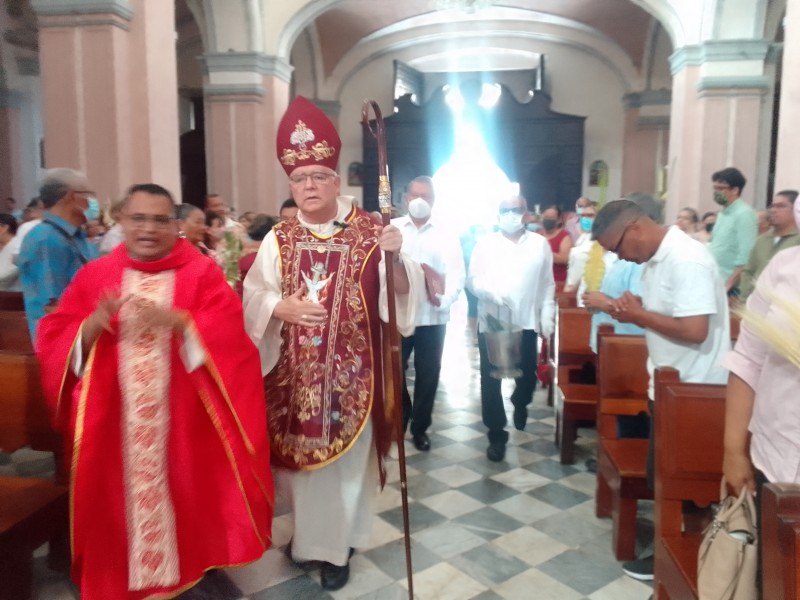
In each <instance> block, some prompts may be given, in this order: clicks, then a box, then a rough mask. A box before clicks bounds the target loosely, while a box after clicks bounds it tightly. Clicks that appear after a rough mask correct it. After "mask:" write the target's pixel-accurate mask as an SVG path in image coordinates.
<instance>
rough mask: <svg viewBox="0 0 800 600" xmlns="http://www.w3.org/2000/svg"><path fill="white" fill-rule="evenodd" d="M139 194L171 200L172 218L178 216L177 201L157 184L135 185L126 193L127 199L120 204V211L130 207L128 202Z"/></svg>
mask: <svg viewBox="0 0 800 600" xmlns="http://www.w3.org/2000/svg"><path fill="white" fill-rule="evenodd" d="M139 193H143V194H150V195H151V196H161V197H162V198H165V199H166V200H169V204H170V206H171V207H172V216H173V217H174V216H175V215H176V210H177V207H176V206H175V199H174V198H173V197H172V194H170V193H169V190H168V189H167V188H165V187H162V186H160V185H158V184H157V183H135V184H133V185H132V186H131V187H129V188H128V191H127V192H125V198H124V199H123V200H122V203H121V204H120V211H122V210H124V209H125V208H126V207H127V206H128V202H130V201H131V196H133V195H134V194H139Z"/></svg>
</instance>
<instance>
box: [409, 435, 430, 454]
mask: <svg viewBox="0 0 800 600" xmlns="http://www.w3.org/2000/svg"><path fill="white" fill-rule="evenodd" d="M413 439H414V448H416V449H417V450H419V451H420V452H427V451H428V450H430V449H431V440H430V439H429V438H428V434H427V433H420V434H419V435H416V434H414V436H413Z"/></svg>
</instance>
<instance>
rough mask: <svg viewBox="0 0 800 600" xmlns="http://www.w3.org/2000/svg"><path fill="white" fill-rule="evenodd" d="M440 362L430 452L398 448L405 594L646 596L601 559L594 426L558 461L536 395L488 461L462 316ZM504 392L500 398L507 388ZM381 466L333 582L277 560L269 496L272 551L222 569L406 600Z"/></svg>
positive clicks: (457, 597) (278, 523)
mask: <svg viewBox="0 0 800 600" xmlns="http://www.w3.org/2000/svg"><path fill="white" fill-rule="evenodd" d="M444 360H445V366H444V369H443V374H442V382H441V385H440V390H439V395H438V397H437V401H436V409H435V414H434V418H433V426H432V428H431V436H430V437H431V446H432V449H431V451H430V452H426V453H421V452H417V451H416V450H415V449H414V447H413V445H411V444H410V443H407V444H406V453H407V463H408V491H409V503H410V511H411V532H412V563H413V569H414V591H415V597H417V598H419V599H420V600H450V599H452V600H466V599H468V598H473V599H476V600H492V599H499V598H508V599H517V598H520V599H526V600H528V599H537V600H550V599H552V600H573V599H576V600H580V599H585V598H590V599H591V600H646V599H647V598H648V597H649V595H650V594H651V593H652V590H651V589H650V587H649V586H647V585H644V584H642V583H640V582H637V581H634V580H632V579H629V578H628V577H626V576H625V575H624V574H623V573H622V570H621V569H620V566H619V564H618V563H617V562H616V561H615V560H614V557H613V556H612V554H611V532H610V522H609V521H607V520H598V519H596V518H595V517H594V499H593V495H594V486H595V477H594V475H593V474H590V473H587V472H586V470H585V467H584V466H583V463H584V461H585V459H586V458H588V457H589V456H591V455H592V452H593V450H594V431H593V430H581V431H580V434H581V437H580V438H579V440H578V449H577V452H576V463H575V465H573V466H562V465H561V464H560V463H559V462H558V457H557V449H556V447H555V446H554V444H553V425H554V420H553V415H552V409H551V408H548V407H547V406H546V405H545V395H544V394H543V393H541V392H538V393H537V394H536V397H535V399H534V403H533V405H531V407H530V410H529V419H528V423H527V427H526V430H525V431H524V432H520V431H516V430H514V429H513V426H511V428H510V429H511V439H510V441H509V446H508V452H507V454H506V459H505V461H504V462H502V463H492V462H489V461H488V460H487V459H486V456H485V451H486V444H487V442H486V436H485V430H484V427H483V425H482V423H481V418H480V399H479V392H478V390H479V382H478V372H477V347H476V345H475V343H474V339H473V337H472V334H471V333H469V328H468V327H467V326H466V324H465V323H464V322H463V321H462V322H459V321H455V322H454V323H452V324H451V325H450V327H449V331H448V338H447V343H446V347H445V358H444ZM506 383H507V384H509V385H510V386H513V382H505V383H504V386H505V384H506ZM504 390H505V392H506V394H505V395H506V397H508V395H509V393H510V391H511V389H505V387H504ZM507 408H508V410H509V421H510V412H511V407H510V404H508V405H507ZM388 467H389V472H390V479H389V481H390V483H389V484H388V485H387V486H386V488H385V489H384V491H383V493H382V494H381V496H380V498H379V512H378V514H377V515H376V516H374V517H372V518H373V523H374V527H373V539H372V545H371V546H370V547H369V548H363V549H359V552H358V553H357V554H356V555H355V556H354V557H353V558H352V559H351V562H350V565H351V578H350V582H349V583H348V585H347V586H346V587H345V588H343V589H342V590H339V591H337V592H333V593H328V592H325V591H324V590H323V589H322V588H321V587H320V585H319V570H318V569H317V568H314V567H313V566H306V567H303V568H299V567H298V566H296V565H294V564H293V563H292V562H291V561H289V560H288V559H287V557H286V555H285V553H284V548H285V546H286V544H287V543H288V542H289V540H290V538H291V535H292V532H291V525H290V521H289V519H288V517H289V515H286V514H285V513H283V512H282V509H281V502H280V499H278V512H277V513H276V517H275V521H274V525H273V531H274V540H273V541H274V546H273V548H272V549H270V550H269V551H268V552H267V553H266V554H265V555H264V557H263V558H262V559H261V560H260V561H258V562H257V563H255V564H253V565H250V566H248V567H245V568H242V569H238V570H232V571H229V576H230V577H231V578H232V579H233V580H234V582H235V583H236V584H237V585H238V586H239V588H240V589H241V590H242V592H243V593H244V594H245V595H246V596H247V597H249V598H252V599H253V600H262V599H264V600H266V599H269V600H282V599H287V600H288V599H300V598H302V599H304V600H306V599H308V600H312V599H317V598H319V599H323V598H334V599H341V600H343V599H359V600H367V599H372V598H374V599H376V600H378V599H379V600H395V599H396V600H402V599H405V598H408V591H407V587H406V585H407V584H406V567H405V554H404V547H403V539H402V537H403V536H402V514H401V509H400V491H399V490H400V486H399V481H398V480H399V473H398V471H399V469H398V464H397V461H394V460H390V461H389V465H388ZM0 468H2V467H0ZM365 518H370V517H369V515H365ZM38 585H39V590H40V592H39V596H38V597H39V598H43V599H44V598H47V599H48V600H49V599H51V598H52V599H59V600H60V599H62V598H63V599H66V598H76V597H77V595H76V594H75V593H74V589H73V588H72V587H71V586H70V585H69V584H68V583H67V582H65V581H63V580H61V579H59V578H58V577H56V576H54V574H52V573H49V572H47V571H45V570H44V569H43V568H42V569H40V573H39V581H38Z"/></svg>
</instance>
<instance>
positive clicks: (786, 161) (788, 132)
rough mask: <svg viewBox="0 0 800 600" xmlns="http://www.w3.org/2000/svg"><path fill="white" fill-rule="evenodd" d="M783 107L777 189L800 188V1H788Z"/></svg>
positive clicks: (777, 159) (779, 123)
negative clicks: (799, 128)
mask: <svg viewBox="0 0 800 600" xmlns="http://www.w3.org/2000/svg"><path fill="white" fill-rule="evenodd" d="M784 31H785V34H786V35H785V36H784V40H785V41H784V43H783V71H782V73H783V74H782V78H781V108H780V117H779V120H778V152H777V157H776V164H775V188H774V189H775V191H776V192H777V191H780V190H783V189H787V188H788V189H795V190H796V189H798V188H800V176H798V174H800V152H798V148H797V131H798V127H800V72H798V69H800V0H787V2H786V17H785V20H784Z"/></svg>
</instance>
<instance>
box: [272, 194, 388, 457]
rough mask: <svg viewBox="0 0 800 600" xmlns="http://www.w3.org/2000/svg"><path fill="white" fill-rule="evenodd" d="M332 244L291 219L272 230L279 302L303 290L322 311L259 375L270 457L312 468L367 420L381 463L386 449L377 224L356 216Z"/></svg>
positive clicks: (340, 449) (293, 329)
mask: <svg viewBox="0 0 800 600" xmlns="http://www.w3.org/2000/svg"><path fill="white" fill-rule="evenodd" d="M346 223H347V227H345V228H344V229H339V230H338V231H336V233H335V234H334V235H333V236H332V237H330V238H319V237H317V236H315V235H314V234H312V233H311V232H310V231H309V230H308V229H307V228H306V227H304V226H303V225H301V224H300V222H299V221H298V220H297V219H289V220H288V221H284V222H282V223H280V224H279V225H276V226H275V228H273V231H274V232H275V235H276V237H277V240H278V249H279V255H280V265H281V286H282V289H283V292H284V294H285V295H287V296H288V295H290V294H293V293H294V292H295V291H296V290H297V289H298V287H299V286H300V285H301V284H305V285H306V288H307V299H309V300H312V301H318V302H319V303H320V304H322V305H323V306H324V307H325V308H326V309H327V310H328V319H327V320H326V321H325V322H324V323H322V324H320V325H318V326H315V327H300V326H298V325H290V324H286V325H284V327H283V330H282V332H281V336H282V343H281V352H280V358H279V359H278V364H277V365H276V366H275V368H274V369H273V370H272V371H271V372H270V373H269V374H268V375H267V376H266V377H265V378H264V384H265V388H266V391H267V397H268V398H269V407H268V415H269V434H270V440H271V443H272V459H273V460H274V461H275V462H276V463H278V464H280V465H281V466H283V467H286V468H288V469H294V470H311V469H316V468H319V467H323V466H325V465H327V464H329V463H331V462H333V461H334V460H336V459H337V458H339V457H340V456H342V454H344V453H345V452H347V450H348V449H350V447H351V446H352V445H353V442H355V440H356V438H358V436H359V435H360V434H361V432H362V430H363V429H364V427H365V425H366V423H367V419H368V418H369V417H370V416H372V426H373V431H374V439H375V443H376V446H377V448H378V453H379V456H383V455H385V452H386V449H387V447H388V440H389V436H388V432H389V429H388V427H389V424H388V420H387V418H386V413H385V411H384V406H383V377H382V355H381V321H380V317H379V314H378V296H379V292H380V274H379V269H378V267H379V265H380V261H381V252H380V249H379V247H378V237H377V230H378V229H377V228H378V226H377V225H376V223H375V221H373V220H372V219H371V218H370V216H369V215H368V214H367V213H365V212H364V211H362V210H360V209H355V208H354V209H353V210H352V211H351V213H350V214H349V215H348V217H347V219H346Z"/></svg>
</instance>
